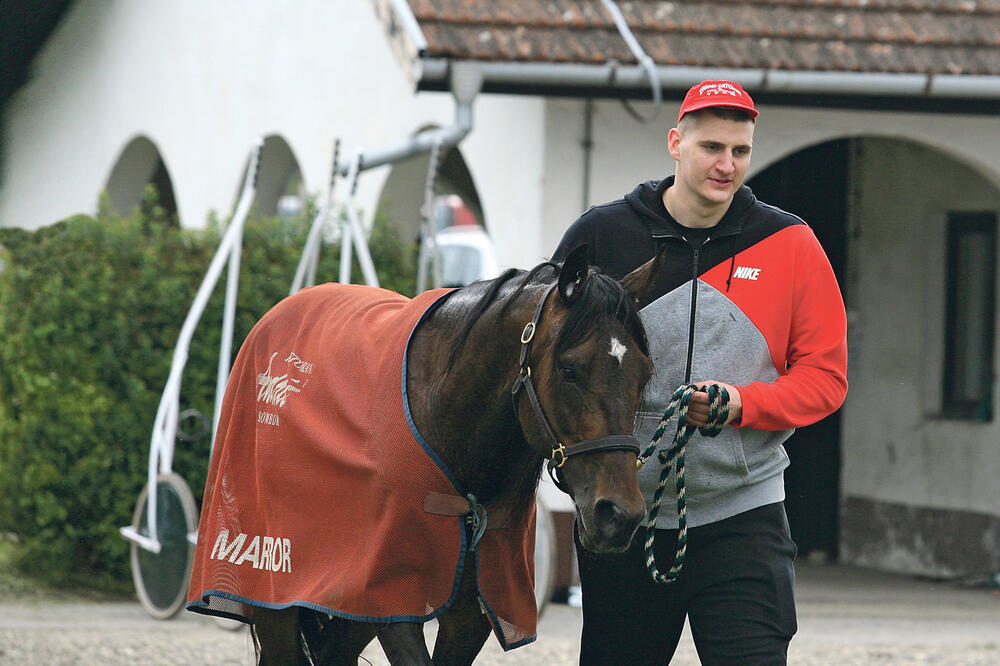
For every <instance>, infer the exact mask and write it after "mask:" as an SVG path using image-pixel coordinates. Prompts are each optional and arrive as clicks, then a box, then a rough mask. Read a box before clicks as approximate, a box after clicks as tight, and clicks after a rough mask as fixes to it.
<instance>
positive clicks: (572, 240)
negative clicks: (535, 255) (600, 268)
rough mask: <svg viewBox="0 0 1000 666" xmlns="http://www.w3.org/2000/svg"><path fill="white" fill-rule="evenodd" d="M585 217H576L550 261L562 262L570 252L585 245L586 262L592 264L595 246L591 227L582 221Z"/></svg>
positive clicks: (587, 222) (586, 221) (585, 221)
mask: <svg viewBox="0 0 1000 666" xmlns="http://www.w3.org/2000/svg"><path fill="white" fill-rule="evenodd" d="M585 217H586V215H581V216H580V217H578V218H577V219H576V222H574V223H573V224H571V225H570V227H569V229H567V230H566V233H565V234H563V237H562V240H560V241H559V245H558V246H557V247H556V251H555V252H554V253H553V254H552V261H556V262H560V261H563V260H564V259H565V258H566V256H567V255H568V254H569V253H570V252H571V251H573V250H574V249H576V248H577V247H579V246H580V245H583V244H584V243H586V244H587V261H588V262H589V263H591V264H593V263H594V252H595V249H596V247H597V244H596V243H595V242H594V231H593V225H592V224H590V223H589V221H588V220H586V219H584V218H585Z"/></svg>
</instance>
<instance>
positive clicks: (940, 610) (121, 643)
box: [0, 564, 1000, 666]
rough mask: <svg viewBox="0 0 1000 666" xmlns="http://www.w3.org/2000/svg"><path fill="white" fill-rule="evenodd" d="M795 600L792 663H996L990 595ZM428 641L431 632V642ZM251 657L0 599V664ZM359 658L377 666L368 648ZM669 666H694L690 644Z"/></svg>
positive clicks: (246, 651)
mask: <svg viewBox="0 0 1000 666" xmlns="http://www.w3.org/2000/svg"><path fill="white" fill-rule="evenodd" d="M796 595H797V603H798V613H799V633H798V635H797V636H796V637H795V639H794V640H793V641H792V644H791V647H790V649H789V662H790V663H792V664H805V665H807V666H810V665H823V666H826V665H830V664H837V665H850V664H865V665H867V664H956V665H963V666H965V665H977V664H982V665H987V664H989V665H991V666H995V665H996V664H1000V592H998V591H997V590H991V589H966V588H962V587H959V586H957V585H955V584H951V583H941V582H934V581H925V580H915V579H912V578H907V577H902V576H892V575H888V574H882V573H877V572H871V571H866V570H863V569H855V568H850V567H841V566H836V565H831V566H815V565H808V564H800V565H799V566H798V584H797V593H796ZM433 631H434V630H433V626H432V625H431V626H429V627H428V636H429V638H430V639H431V640H433ZM579 631H580V611H579V609H576V608H572V607H570V606H567V605H563V604H550V605H549V607H548V608H547V609H546V611H545V613H544V614H543V616H542V619H541V622H540V624H539V632H538V635H539V638H538V640H537V641H536V642H535V643H533V644H531V645H528V646H525V647H523V648H519V649H517V650H515V651H513V652H510V653H508V654H503V653H502V651H501V650H500V648H499V647H498V645H497V643H496V641H495V640H494V639H492V638H491V639H490V640H489V642H488V643H487V645H486V647H485V648H484V650H483V652H482V654H481V655H480V657H479V659H478V660H477V661H476V663H477V664H482V665H484V666H491V665H500V664H506V665H515V664H516V665H521V664H526V665H534V664H537V665H544V666H563V665H565V666H569V665H571V664H575V663H576V660H577V656H578V645H577V641H578V637H579ZM639 633H641V631H640V630H637V635H638V634H639ZM636 638H637V636H630V637H623V640H635V639H636ZM252 655H253V649H252V647H251V644H250V640H249V637H248V635H247V633H246V631H245V630H243V629H241V630H239V631H231V630H226V629H223V628H222V627H221V626H220V625H219V624H218V623H216V622H215V621H214V620H212V619H210V618H206V617H203V616H200V615H195V614H193V613H187V612H182V613H181V615H179V616H178V618H177V619H175V620H170V621H158V620H153V619H151V618H150V617H149V616H147V615H146V613H145V612H144V611H143V610H142V608H141V607H140V606H139V604H138V603H137V602H120V601H119V602H97V601H81V600H72V599H65V598H56V599H52V598H29V599H23V598H22V599H13V600H12V599H6V600H4V599H0V664H53V665H55V664H74V665H76V664H98V665H100V666H114V665H117V664H130V665H131V664H195V663H203V664H232V665H241V666H242V665H244V664H252V663H253V658H252ZM364 656H365V657H366V658H367V659H368V660H369V661H370V663H372V664H376V665H379V666H381V665H384V664H386V663H387V662H386V661H385V659H384V657H383V656H382V655H381V653H380V651H379V650H378V649H377V647H375V646H370V647H369V649H368V650H367V651H366V652H365V655H364ZM362 663H364V662H362ZM673 663H674V664H679V665H682V666H685V665H691V664H698V659H697V655H696V654H695V651H694V646H693V644H692V643H691V639H690V636H685V637H684V638H683V639H682V641H681V646H680V648H679V649H678V653H677V655H676V657H675V659H674V661H673Z"/></svg>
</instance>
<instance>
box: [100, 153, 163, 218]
mask: <svg viewBox="0 0 1000 666" xmlns="http://www.w3.org/2000/svg"><path fill="white" fill-rule="evenodd" d="M147 185H152V186H153V187H155V188H156V192H157V195H158V196H159V200H160V206H162V207H163V209H164V210H166V211H167V214H168V215H170V216H171V217H176V216H177V201H176V199H175V197H174V186H173V183H172V181H171V179H170V172H169V171H168V170H167V166H166V164H164V162H163V158H162V157H161V156H160V151H159V149H157V147H156V145H155V144H154V143H153V142H152V141H150V140H149V139H147V138H146V137H144V136H139V137H136V138H134V139H132V140H131V141H129V143H128V145H126V146H125V148H124V150H122V152H121V155H119V156H118V160H117V161H116V162H115V166H114V167H113V168H112V169H111V174H110V175H109V176H108V180H107V184H106V185H105V188H104V189H105V191H106V192H107V193H108V200H109V201H110V203H111V206H112V208H113V209H114V210H115V211H117V212H118V213H119V214H120V215H128V214H129V213H130V212H131V211H132V209H134V208H135V207H136V206H138V205H139V204H140V203H142V197H143V193H144V192H145V190H146V186H147Z"/></svg>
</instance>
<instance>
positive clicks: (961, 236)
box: [941, 211, 997, 422]
mask: <svg viewBox="0 0 1000 666" xmlns="http://www.w3.org/2000/svg"><path fill="white" fill-rule="evenodd" d="M946 234H947V238H946V245H945V320H944V328H945V331H944V359H943V363H944V367H943V373H942V387H941V388H942V393H941V414H942V416H944V417H945V418H952V419H962V420H970V421H978V422H990V421H992V420H993V418H994V413H993V412H994V410H993V384H994V380H995V371H994V362H995V357H996V350H995V342H994V341H995V332H996V306H997V301H996V279H997V266H996V264H997V259H996V254H997V214H996V212H995V211H972V212H951V213H948V216H947V229H946ZM976 236H985V239H986V247H987V253H988V254H987V255H986V256H987V257H988V258H989V262H988V263H989V271H988V278H989V279H988V282H986V283H984V284H982V285H980V286H981V287H982V288H983V296H984V298H985V301H986V304H985V305H986V309H985V311H986V312H988V313H989V315H988V316H987V321H986V322H985V330H984V331H983V333H982V339H981V340H980V343H981V349H982V350H983V351H984V353H983V354H982V356H981V358H980V359H979V360H978V362H977V363H976V365H979V366H981V367H983V368H984V369H985V370H986V372H987V373H988V376H987V377H983V380H984V381H983V384H984V386H983V389H982V393H981V394H979V395H977V396H975V397H973V398H971V399H969V398H964V397H957V396H956V394H955V387H956V386H957V384H956V379H957V377H958V374H959V372H960V368H959V367H958V360H959V358H960V357H959V355H958V354H957V353H956V352H957V351H958V343H957V341H958V339H959V336H960V330H961V329H963V328H964V326H963V323H964V320H962V319H960V314H961V309H962V304H961V302H960V299H959V296H960V295H961V294H963V293H967V292H968V290H967V289H964V290H963V284H962V282H961V278H962V271H961V270H960V269H959V266H960V264H959V262H960V261H961V260H963V259H964V257H961V256H959V255H960V253H961V248H962V244H963V241H964V240H967V238H969V237H976ZM967 365H972V364H971V363H967Z"/></svg>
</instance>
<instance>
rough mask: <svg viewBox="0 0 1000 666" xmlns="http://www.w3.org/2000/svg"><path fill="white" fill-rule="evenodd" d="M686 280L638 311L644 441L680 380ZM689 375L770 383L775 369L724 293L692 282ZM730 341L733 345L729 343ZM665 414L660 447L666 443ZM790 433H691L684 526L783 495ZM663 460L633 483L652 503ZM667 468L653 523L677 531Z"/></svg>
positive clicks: (639, 425) (687, 308)
mask: <svg viewBox="0 0 1000 666" xmlns="http://www.w3.org/2000/svg"><path fill="white" fill-rule="evenodd" d="M690 314H691V283H690V282H689V283H687V284H684V285H682V286H680V287H678V288H676V289H674V290H673V291H671V292H669V293H667V294H664V295H663V296H661V297H660V298H658V299H657V300H655V301H653V302H652V303H650V304H649V305H647V306H646V307H645V308H643V309H642V311H641V315H642V318H643V323H644V325H645V326H646V330H647V332H648V334H649V341H650V356H651V358H652V361H653V365H654V367H655V372H654V375H653V378H652V380H651V381H650V383H649V385H648V386H647V387H646V392H645V394H644V399H643V406H642V410H641V411H640V413H639V415H638V417H637V419H636V437H637V438H638V439H639V441H640V442H641V443H643V444H645V443H647V442H649V441H650V439H651V438H652V434H653V431H654V430H656V428H657V426H658V425H659V421H660V418H661V416H662V415H663V411H664V410H665V409H666V406H667V402H668V401H669V399H670V396H671V395H672V394H673V392H674V390H675V389H676V388H677V387H679V386H680V385H681V384H683V383H684V379H685V378H684V369H685V363H686V361H687V346H688V322H689V317H690ZM695 324H696V325H695V344H694V349H695V352H694V356H693V359H692V374H691V379H692V380H694V381H704V380H709V379H718V380H720V381H725V382H726V383H729V384H733V385H736V386H742V385H745V384H750V383H752V382H757V381H760V382H772V381H774V380H775V379H777V378H778V372H777V371H776V370H775V368H774V364H773V363H772V361H771V356H770V352H769V351H768V348H767V342H766V340H765V339H764V336H763V335H762V334H761V332H760V331H759V330H758V329H757V327H756V326H754V324H753V322H751V321H750V320H749V319H748V318H747V316H746V315H745V314H744V313H743V312H742V311H741V310H740V309H739V308H738V307H736V306H735V305H734V304H733V302H732V301H730V300H729V298H727V297H726V296H725V295H724V294H722V293H720V292H719V291H718V290H717V289H715V288H714V287H712V286H711V285H709V284H707V283H705V282H703V281H701V280H699V281H698V314H697V321H696V322H695ZM734 341H736V343H737V344H738V345H739V346H738V347H736V348H734V347H733V344H734ZM675 430H676V418H675V417H674V418H671V423H670V425H668V427H667V430H666V433H665V434H664V436H663V439H662V440H661V442H660V447H659V448H662V449H666V448H668V447H669V446H670V440H671V439H672V438H673V435H674V432H675ZM792 432H793V431H792V430H781V431H764V430H753V429H750V428H734V427H731V426H727V427H726V428H724V429H723V431H722V433H720V434H719V435H718V436H717V437H712V438H709V437H704V436H703V435H701V434H700V433H695V434H694V435H693V436H692V437H691V439H690V440H689V442H688V445H687V449H686V453H685V459H686V475H685V481H686V487H687V493H686V495H687V506H688V526H690V527H694V526H696V525H703V524H707V523H710V522H714V521H717V520H720V519H722V518H726V517H729V516H732V515H735V514H738V513H742V512H743V511H747V510H749V509H752V508H755V507H758V506H761V505H763V504H769V503H772V502H779V501H781V500H783V499H784V483H783V479H782V471H783V470H784V469H785V467H787V466H788V455H787V454H786V452H785V450H784V447H782V446H781V443H782V442H784V441H785V440H786V439H788V437H789V436H791V434H792ZM661 469H662V465H660V464H659V462H658V460H657V458H656V456H655V454H654V456H653V457H651V458H650V459H649V460H648V461H647V463H646V465H645V466H644V467H643V469H642V470H640V472H639V486H640V488H641V489H642V491H643V493H644V495H645V496H646V498H647V502H651V501H652V497H653V492H654V490H655V488H656V486H657V484H658V482H659V478H660V471H661ZM673 489H674V481H673V473H671V475H670V478H669V480H668V482H667V487H666V489H665V491H664V493H663V499H662V503H661V507H660V512H659V516H658V519H657V527H660V528H676V527H677V513H676V496H675V494H674V491H673Z"/></svg>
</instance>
